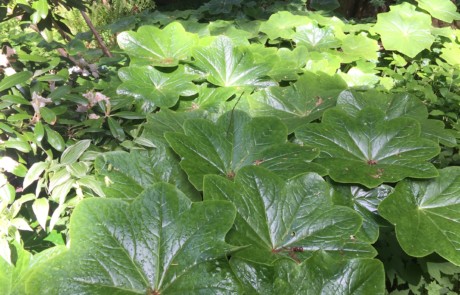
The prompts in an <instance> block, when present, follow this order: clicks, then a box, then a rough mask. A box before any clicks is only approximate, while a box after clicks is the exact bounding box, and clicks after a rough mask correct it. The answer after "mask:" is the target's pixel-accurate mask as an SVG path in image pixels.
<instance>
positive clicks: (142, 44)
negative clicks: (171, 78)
mask: <svg viewBox="0 0 460 295" xmlns="http://www.w3.org/2000/svg"><path fill="white" fill-rule="evenodd" d="M117 41H118V45H119V46H120V48H121V49H123V50H124V51H125V52H126V53H128V54H129V56H130V57H131V63H132V64H133V63H134V64H148V65H153V66H161V67H175V66H177V65H178V64H179V62H180V61H182V60H188V59H190V56H191V51H192V48H193V46H194V45H195V44H196V43H198V36H197V35H196V34H192V33H187V32H186V31H185V29H184V27H182V25H181V24H180V23H177V22H173V23H170V24H169V25H167V26H166V27H164V28H163V29H159V28H157V27H153V26H142V27H140V28H139V29H138V30H137V32H132V31H130V32H122V33H120V34H119V35H118V36H117Z"/></svg>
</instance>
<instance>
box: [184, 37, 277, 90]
mask: <svg viewBox="0 0 460 295" xmlns="http://www.w3.org/2000/svg"><path fill="white" fill-rule="evenodd" d="M193 57H194V58H195V65H196V66H197V67H198V68H199V69H201V70H202V71H204V72H205V73H206V75H207V76H206V77H207V79H208V81H209V82H210V83H212V84H214V85H217V86H223V87H231V86H250V87H257V86H268V85H276V83H274V82H272V81H270V80H267V78H266V76H267V75H268V72H269V71H270V69H271V66H270V65H269V64H268V63H259V64H255V63H254V59H253V57H252V53H251V51H250V50H249V49H248V48H247V47H241V46H240V47H235V46H234V44H233V41H232V40H231V39H230V38H228V37H225V36H219V37H217V38H216V39H215V40H214V41H213V42H212V43H211V44H210V45H209V46H206V47H203V46H201V47H197V48H195V50H194V51H193Z"/></svg>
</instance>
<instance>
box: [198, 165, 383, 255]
mask: <svg viewBox="0 0 460 295" xmlns="http://www.w3.org/2000/svg"><path fill="white" fill-rule="evenodd" d="M204 193H205V195H204V199H205V200H209V199H212V200H228V201H231V202H232V203H233V204H235V207H236V208H237V212H238V213H237V218H236V220H235V226H234V229H233V230H232V231H231V232H230V235H229V241H230V243H235V244H238V245H241V246H245V245H248V247H247V248H246V249H243V250H241V251H239V252H238V253H237V254H236V256H238V257H246V258H247V259H250V260H251V261H259V262H261V263H269V264H270V263H272V262H273V261H275V260H276V259H277V258H279V257H280V256H284V257H291V258H292V259H293V260H296V261H303V260H304V259H307V258H308V257H310V256H311V255H312V253H314V252H316V251H326V252H329V253H331V254H333V255H335V256H336V257H337V258H339V257H340V258H343V257H373V256H374V255H375V252H374V249H373V248H372V247H371V246H370V244H366V243H362V242H360V241H356V240H352V239H351V238H350V237H352V236H353V235H354V234H355V233H356V232H357V231H358V229H359V228H360V226H361V223H362V219H361V217H360V216H359V215H358V214H357V213H356V212H354V210H352V209H350V208H347V207H343V206H335V205H333V204H332V198H331V196H330V194H329V186H328V185H327V183H326V182H325V181H324V180H323V179H322V178H321V177H320V176H319V175H318V174H315V173H308V174H302V175H299V176H297V177H294V178H291V179H289V180H288V181H287V182H286V181H285V180H284V179H282V178H280V177H278V176H276V175H275V174H273V173H272V172H270V171H268V170H267V169H264V168H261V167H245V168H243V169H241V171H240V172H239V173H238V174H237V176H236V178H235V181H234V182H233V181H230V180H227V179H225V178H223V177H219V176H214V175H208V176H206V177H205V181H204Z"/></svg>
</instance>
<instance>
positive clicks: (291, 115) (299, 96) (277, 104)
mask: <svg viewBox="0 0 460 295" xmlns="http://www.w3.org/2000/svg"><path fill="white" fill-rule="evenodd" d="M346 88H347V85H346V83H345V82H344V81H343V80H342V79H341V78H340V77H339V76H338V75H334V76H329V75H326V74H324V73H317V74H314V73H311V72H305V73H304V74H303V75H302V76H301V77H300V78H299V79H298V80H297V82H295V83H294V84H292V85H291V86H289V87H270V88H267V89H264V90H263V91H259V92H257V93H255V94H253V95H252V96H251V97H250V98H249V102H248V103H249V105H250V111H251V113H252V114H254V115H256V116H276V117H278V118H280V119H281V120H282V121H283V123H285V124H286V126H287V127H288V130H289V132H292V131H294V129H295V128H297V127H298V126H300V125H302V124H305V123H308V122H311V121H313V120H316V119H318V118H320V117H321V115H322V113H323V112H324V110H326V109H328V108H330V107H332V106H334V105H335V102H336V97H337V96H338V95H339V93H340V92H341V91H342V90H345V89H346Z"/></svg>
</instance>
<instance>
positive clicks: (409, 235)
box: [378, 167, 460, 265]
mask: <svg viewBox="0 0 460 295" xmlns="http://www.w3.org/2000/svg"><path fill="white" fill-rule="evenodd" d="M459 196H460V167H448V168H445V169H442V170H440V171H439V177H437V178H435V179H432V180H425V181H421V180H420V181H415V180H404V181H402V182H400V183H398V185H397V186H396V189H395V191H394V193H393V194H391V195H390V196H389V197H388V198H386V199H385V200H384V201H382V203H380V206H379V208H378V210H379V213H380V215H381V216H383V217H384V218H385V219H387V220H388V221H390V222H391V223H393V224H394V225H395V227H396V235H397V238H398V241H399V243H400V245H401V247H402V248H403V249H404V251H405V252H406V253H407V254H409V255H411V256H415V257H422V256H426V255H428V254H430V253H433V252H436V253H438V254H439V255H441V256H442V257H444V258H445V259H447V260H449V261H450V262H452V263H454V264H456V265H460V218H459V216H460V199H459Z"/></svg>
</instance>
